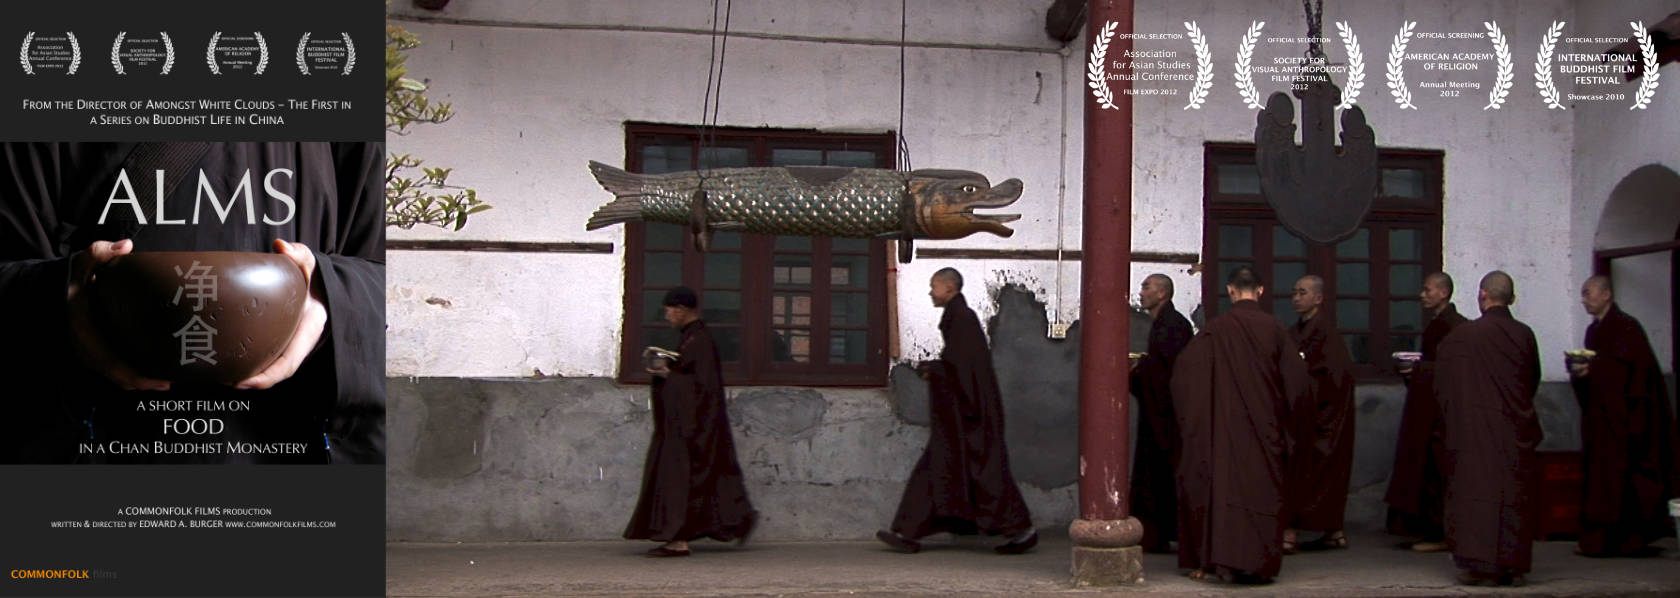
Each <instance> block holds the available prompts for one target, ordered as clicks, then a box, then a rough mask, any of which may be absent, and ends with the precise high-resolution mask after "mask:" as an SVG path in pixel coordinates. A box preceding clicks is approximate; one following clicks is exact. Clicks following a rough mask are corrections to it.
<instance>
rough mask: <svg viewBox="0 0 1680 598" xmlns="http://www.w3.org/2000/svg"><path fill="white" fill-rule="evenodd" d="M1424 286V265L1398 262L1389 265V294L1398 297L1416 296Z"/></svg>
mask: <svg viewBox="0 0 1680 598" xmlns="http://www.w3.org/2000/svg"><path fill="white" fill-rule="evenodd" d="M1422 288H1423V266H1420V265H1418V264H1398V265H1394V266H1389V267H1388V294H1390V295H1395V296H1398V297H1415V296H1417V293H1418V289H1422Z"/></svg>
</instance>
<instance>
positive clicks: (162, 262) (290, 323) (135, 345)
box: [89, 251, 309, 384]
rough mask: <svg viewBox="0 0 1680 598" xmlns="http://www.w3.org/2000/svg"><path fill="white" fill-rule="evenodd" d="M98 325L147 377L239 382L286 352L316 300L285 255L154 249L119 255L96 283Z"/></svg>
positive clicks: (93, 285)
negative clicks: (307, 306)
mask: <svg viewBox="0 0 1680 598" xmlns="http://www.w3.org/2000/svg"><path fill="white" fill-rule="evenodd" d="M89 288H90V298H91V303H92V307H93V314H94V325H95V326H96V327H97V329H98V331H99V334H100V336H101V338H103V339H104V340H105V344H106V345H107V346H108V347H109V348H110V350H111V352H112V353H114V354H115V356H116V357H117V358H118V359H120V360H122V361H123V363H126V364H128V366H129V367H132V368H134V370H135V371H136V372H138V373H140V375H142V376H146V377H148V378H156V379H159V380H169V381H184V382H213V383H219V384H233V383H236V382H239V381H241V380H244V379H246V378H249V377H251V376H252V375H255V374H256V373H257V372H260V371H262V370H263V368H265V367H267V366H268V364H270V363H272V362H273V361H274V359H275V358H276V357H278V356H279V355H280V352H281V351H283V350H285V348H286V343H287V341H289V340H291V337H292V333H293V332H295V331H296V330H297V325H298V321H299V320H301V319H302V316H303V305H304V302H305V301H306V300H307V299H308V297H309V289H308V287H307V285H306V284H305V283H304V279H303V272H301V271H299V270H298V267H297V264H296V263H294V262H292V260H290V259H288V258H287V257H286V256H284V255H281V254H278V253H255V252H239V251H156V252H135V253H131V254H128V255H124V256H118V257H117V258H115V259H113V260H111V261H110V262H109V263H107V264H105V265H104V266H103V267H101V268H100V269H99V270H98V271H96V272H95V273H94V280H93V282H92V283H91V284H90V285H89Z"/></svg>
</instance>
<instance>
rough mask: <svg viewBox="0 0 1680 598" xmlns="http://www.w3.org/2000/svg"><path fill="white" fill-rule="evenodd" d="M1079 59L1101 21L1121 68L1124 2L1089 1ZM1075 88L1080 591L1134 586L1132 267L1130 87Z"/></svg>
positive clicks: (1110, 54)
mask: <svg viewBox="0 0 1680 598" xmlns="http://www.w3.org/2000/svg"><path fill="white" fill-rule="evenodd" d="M1089 3H1090V10H1089V13H1088V16H1087V19H1086V24H1085V34H1086V35H1085V49H1086V52H1088V53H1087V54H1086V60H1085V61H1084V62H1085V63H1087V64H1088V63H1089V60H1090V58H1089V57H1090V54H1089V52H1091V51H1092V50H1093V49H1094V48H1093V41H1094V40H1096V39H1097V38H1098V37H1099V36H1100V35H1101V34H1102V31H1103V29H1104V28H1105V27H1107V25H1108V24H1109V23H1111V22H1112V23H1114V24H1115V28H1114V30H1113V33H1112V37H1111V38H1109V40H1108V41H1109V43H1108V48H1107V52H1106V54H1105V56H1104V62H1105V63H1106V65H1105V68H1104V72H1105V73H1106V74H1112V73H1115V72H1117V71H1118V70H1119V69H1116V68H1115V67H1114V64H1115V63H1116V62H1129V61H1130V59H1129V58H1126V57H1125V55H1126V52H1127V51H1128V50H1130V49H1131V48H1132V40H1131V39H1129V37H1127V36H1128V35H1129V34H1131V33H1132V0H1089ZM1082 87H1083V88H1084V90H1085V93H1084V94H1083V95H1084V97H1085V111H1084V112H1085V163H1084V170H1085V198H1084V207H1085V209H1084V220H1083V224H1082V226H1083V242H1082V249H1083V250H1084V251H1083V254H1084V259H1083V261H1082V262H1081V266H1080V276H1079V287H1080V292H1079V302H1080V307H1079V312H1080V330H1081V332H1080V344H1079V519H1077V520H1075V521H1074V522H1073V525H1072V526H1070V529H1069V535H1070V536H1071V537H1072V539H1073V544H1074V546H1073V573H1074V580H1075V581H1076V582H1077V583H1079V584H1080V585H1114V584H1123V583H1136V582H1139V581H1142V572H1143V569H1142V556H1141V555H1142V550H1141V549H1140V548H1139V547H1138V542H1139V540H1141V539H1142V537H1143V527H1142V526H1141V524H1139V523H1138V521H1137V519H1134V518H1132V517H1131V516H1130V513H1129V508H1128V503H1129V501H1130V498H1129V496H1128V495H1129V494H1130V490H1131V487H1130V483H1129V480H1130V477H1129V475H1128V465H1129V464H1130V462H1131V458H1130V454H1129V453H1130V449H1131V429H1130V422H1129V419H1128V418H1127V413H1126V408H1127V405H1126V402H1127V399H1128V397H1129V396H1130V388H1129V386H1130V385H1129V382H1130V377H1129V374H1130V370H1131V368H1130V363H1129V361H1128V359H1127V356H1126V355H1127V352H1128V351H1129V349H1130V347H1131V342H1130V338H1131V336H1130V327H1129V326H1128V324H1129V323H1130V307H1129V301H1128V300H1127V296H1128V295H1127V293H1128V292H1129V291H1130V290H1131V265H1132V97H1131V96H1130V95H1127V93H1126V92H1127V90H1129V89H1131V87H1132V85H1131V82H1130V81H1123V80H1109V81H1108V89H1109V91H1110V92H1111V93H1112V94H1113V105H1114V107H1115V108H1118V109H1115V108H1107V107H1104V106H1102V105H1101V103H1100V102H1099V101H1098V100H1097V98H1096V97H1095V96H1094V95H1093V94H1092V93H1091V88H1090V87H1089V86H1082Z"/></svg>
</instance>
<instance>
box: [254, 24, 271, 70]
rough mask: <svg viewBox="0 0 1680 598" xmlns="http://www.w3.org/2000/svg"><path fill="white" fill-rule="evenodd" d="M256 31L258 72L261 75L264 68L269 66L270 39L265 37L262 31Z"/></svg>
mask: <svg viewBox="0 0 1680 598" xmlns="http://www.w3.org/2000/svg"><path fill="white" fill-rule="evenodd" d="M255 33H256V34H257V74H258V75H261V74H263V69H266V68H268V40H265V39H263V34H262V32H261V31H257V32H255Z"/></svg>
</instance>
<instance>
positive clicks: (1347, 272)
mask: <svg viewBox="0 0 1680 598" xmlns="http://www.w3.org/2000/svg"><path fill="white" fill-rule="evenodd" d="M1370 292H1371V265H1370V264H1365V263H1358V264H1336V293H1337V294H1340V295H1367V294H1370Z"/></svg>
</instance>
